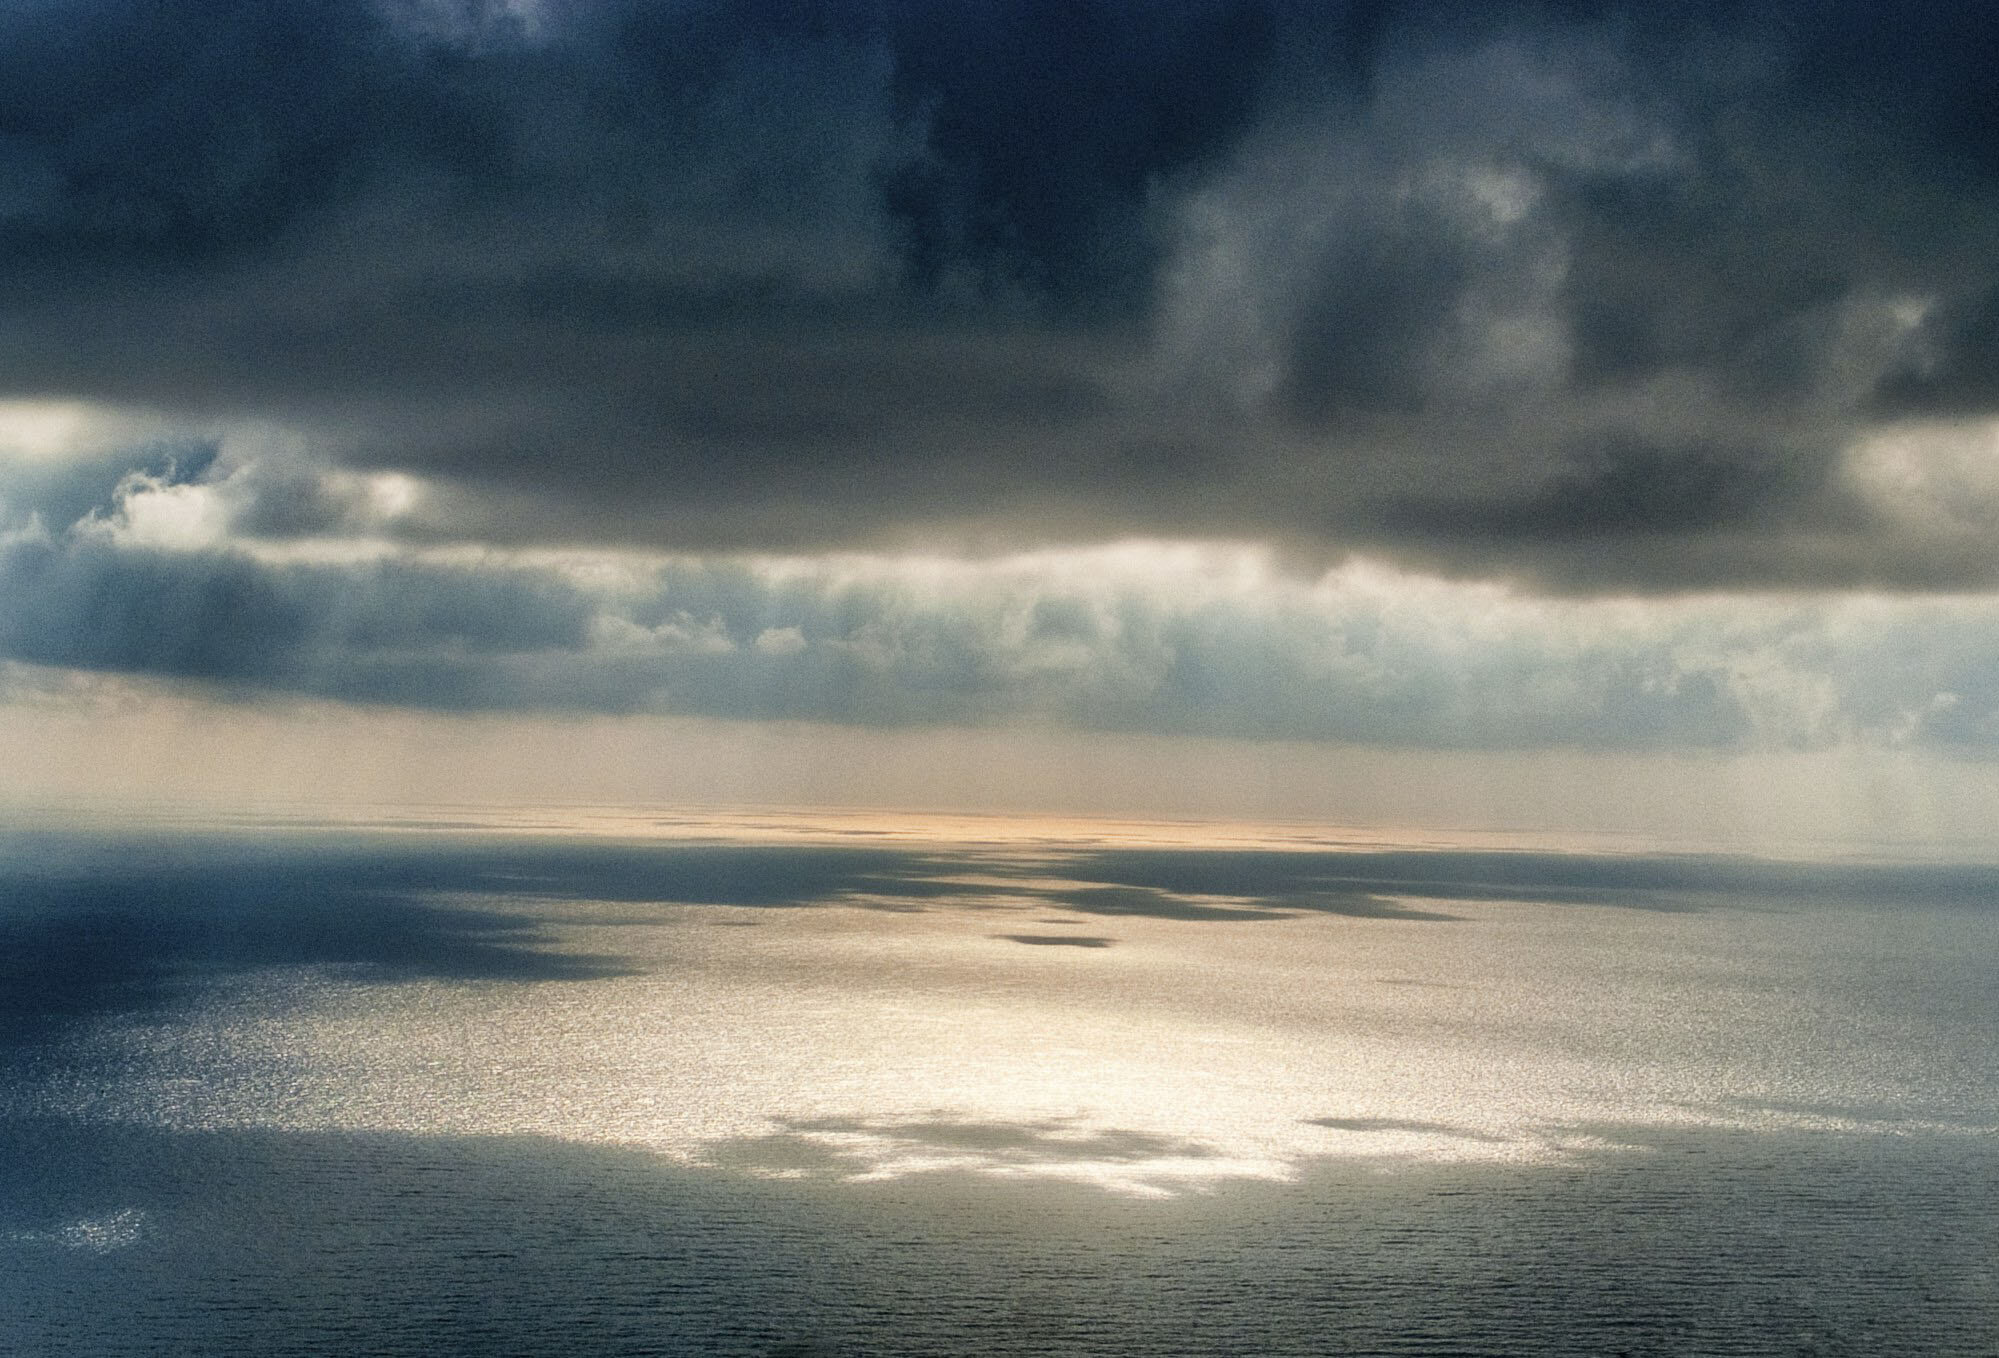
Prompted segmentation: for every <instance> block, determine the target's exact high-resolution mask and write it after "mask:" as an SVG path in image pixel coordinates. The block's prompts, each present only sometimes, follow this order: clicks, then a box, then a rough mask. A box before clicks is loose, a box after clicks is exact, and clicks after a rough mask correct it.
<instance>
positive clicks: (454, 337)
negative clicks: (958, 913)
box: [0, 0, 1999, 839]
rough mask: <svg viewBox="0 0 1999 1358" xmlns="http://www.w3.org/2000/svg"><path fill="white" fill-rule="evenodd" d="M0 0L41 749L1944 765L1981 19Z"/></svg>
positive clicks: (1951, 761) (98, 755) (1990, 423)
mask: <svg viewBox="0 0 1999 1358" xmlns="http://www.w3.org/2000/svg"><path fill="white" fill-rule="evenodd" d="M1467 8H1473V7H1463V6H1450V5H1442V4H1421V3H1402V4H1398V3H1353V4H1345V5H1342V4H1338V3H1325V4H1292V3H1284V2H1283V0H1267V3H1234V2H1224V0H1156V2H1154V3H1147V4H1143V5H1140V4H1136V3H1129V2H1127V3H1097V2H1095V0H1059V2H1058V0H990V2H988V3H976V4H974V3H964V4H952V3H943V2H942V0H929V2H927V3H917V2H915V0H907V2H898V0H847V2H846V3H823V4H815V3H810V2H809V0H707V2H703V3H677V2H675V0H650V2H645V3H642V2H641V0H500V2H499V3H480V0H298V2H297V3H289V4H285V5H275V6H274V5H267V4H262V3H250V2H249V0H244V2H243V3H232V2H231V0H144V2H143V3H142V2H141V0H4V2H0V759H4V760H5V761H6V762H7V763H8V764H9V766H10V767H11V768H12V769H13V771H14V772H13V774H12V776H11V779H10V783H11V787H10V791H9V796H10V797H11V798H12V799H13V800H15V801H17V802H18V801H21V800H28V801H34V800H36V799H58V800H61V799H86V800H87V799H89V798H92V797H117V798H125V799H144V798H147V797H153V798H162V799H174V798H180V797H208V798H218V799H223V800H231V799H234V800H237V801H242V800H253V801H271V800H283V799H287V798H291V799H301V798H310V797H315V796H321V797H330V796H338V797H347V798H359V799H367V798H405V799H415V800H446V801H448V800H496V799H497V800H524V801H532V800H536V799H557V800H561V799H571V800H646V799H667V800H692V801H701V800H725V801H751V802H755V801H783V802H819V803H856V802H859V803H865V802H886V803H890V804H903V805H946V806H954V807H965V808H973V809H977V808H981V807H990V808H994V809H1060V810H1075V811H1088V810H1096V811H1103V812H1111V813H1126V812H1158V813H1171V814H1188V815H1204V816H1212V815H1227V814H1242V815H1253V816H1283V815H1297V816H1327V817H1346V818H1349V819H1356V820H1365V821H1373V822H1390V821H1404V822H1418V821H1421V822H1428V823H1465V824H1471V823H1474V822H1478V823H1482V824H1512V823H1515V822H1518V823H1533V824H1549V825H1562V824H1573V825H1577V826H1589V827H1593V828H1603V829H1617V830H1644V829H1648V828H1650V829H1668V830H1671V831H1673V832H1675V833H1678V832H1687V833H1695V832H1698V833H1703V834H1706V833H1721V832H1724V831H1729V830H1735V831H1738V832H1739V831H1740V830H1741V828H1742V827H1743V826H1744V825H1746V824H1751V825H1765V826H1767V827H1768V833H1770V834H1773V835H1781V834H1791V833H1797V834H1816V833H1825V834H1836V835H1840V836H1848V837H1862V838H1865V837H1867V836H1869V835H1882V836H1886V837H1889V838H1904V839H1906V838H1915V839H1922V838H1925V837H1929V838H1952V837H1963V836H1967V835H1969V836H1976V835H1978V834H1981V833H1983V834H1986V835H1988V836H1989V835H1990V834H1991V833H1993V832H1992V831H1990V830H1989V829H1986V828H1984V827H1985V822H1987V821H1988V820H1993V819H1995V818H1994V817H1992V816H1991V815H1990V811H1991V809H1992V808H1994V807H1995V806H1999V772H1995V770H1996V769H1999V548H1995V540H1994V534H1993V531H1992V530H1993V528H1994V526H1995V521H1999V104H1995V103H1994V102H1993V100H1992V99H1991V98H1990V72H1991V70H1992V69H1994V67H1995V65H1999V25H1994V24H1993V23H1992V21H1991V18H1990V16H1989V14H1987V13H1986V12H1985V11H1984V9H1983V7H1981V6H1978V5H1972V4H1952V3H1938V4H1931V5H1924V6H1920V7H1888V6H1882V5H1878V4H1859V3H1837V2H1835V3H1814V4H1811V5H1804V4H1799V3H1761V4H1754V5H1750V4H1734V3H1719V2H1716V3H1690V4H1681V5H1675V6H1667V7H1662V6H1628V5H1621V4H1616V3H1604V4H1592V3H1581V2H1580V0H1578V2H1575V3H1568V2H1558V0H1548V2H1547V3H1538V4H1523V3H1508V2H1506V0H1499V2H1497V3H1493V4H1489V5H1483V6H1478V7H1475V12H1472V13H1466V12H1463V11H1464V10H1466V9H1467Z"/></svg>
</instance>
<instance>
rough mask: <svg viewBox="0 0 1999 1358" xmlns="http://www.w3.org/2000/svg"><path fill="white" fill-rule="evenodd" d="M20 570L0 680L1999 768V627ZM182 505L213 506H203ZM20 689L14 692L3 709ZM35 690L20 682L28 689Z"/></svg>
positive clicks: (1340, 603) (1150, 585) (680, 566)
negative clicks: (1915, 750)
mask: <svg viewBox="0 0 1999 1358" xmlns="http://www.w3.org/2000/svg"><path fill="white" fill-rule="evenodd" d="M173 489H176V488H173V487H166V488H160V487H158V486H151V487H148V488H145V489H143V490H141V491H133V490H130V489H128V491H127V492H126V494H125V497H124V501H125V507H124V509H122V510H121V511H120V513H119V514H118V515H116V516H113V517H109V518H93V519H87V520H85V521H84V522H82V523H81V524H79V525H78V526H77V527H75V528H73V529H71V530H70V531H68V532H67V533H65V534H63V535H60V536H55V535H50V534H47V533H42V534H39V535H37V534H32V533H20V534H16V535H15V536H14V537H13V538H12V540H10V541H6V542H4V543H0V598H4V600H5V603H4V606H0V656H4V657H8V658H11V659H13V660H15V661H17V662H27V663H28V665H30V666H35V667H56V668H61V669H72V670H91V671H109V672H115V673H125V674H132V675H145V676H154V677H159V678H166V679H171V680H189V681H196V682H198V683H200V684H203V685H207V686H211V687H214V686H220V687H221V688H223V689H226V690H233V691H236V692H239V693H243V694H246V695H247V694H256V693H275V694H291V695H309V696H314V697H325V698H333V699H337V700H342V701H347V702H359V703H375V704H391V705H399V706H406V707H416V708H430V709H440V710H454V711H470V710H497V711H528V710H556V711H571V712H607V713H658V714H673V715H692V716H704V717H717V718H732V719H752V720H761V719H798V720H809V721H822V722H834V723H844V724H853V725H865V726H879V727H898V726H899V727H908V726H926V725H961V726H962V725H972V726H977V725H992V724H1001V725H1004V724H1019V723H1029V724H1034V725H1039V726H1056V727H1069V728H1079V729H1088V730H1100V731H1124V732H1151V733H1170V734H1182V735H1188V734H1191V735H1200V736H1214V737H1226V738H1244V739H1253V740H1321V741H1346V742H1361V743H1369V744H1377V745H1391V746H1405V747H1433V748H1482V749H1500V748H1536V747H1547V746H1574V747H1599V748H1602V747H1608V748H1623V749H1682V748H1699V749H1747V748H1783V749H1821V748H1828V747H1833V746H1839V745H1846V744H1853V743H1860V744H1872V745H1877V746H1901V745H1917V746H1933V747H1944V748H1951V749H1957V750H1962V751H1967V752H1979V751H1991V750H1993V749H1995V748H1999V602H1994V601H1990V600H1980V599H1967V598H1956V599H1937V598H1931V597H1927V596H1924V597H1915V598H1902V599H1895V598H1888V597H1872V598H1868V597H1861V596H1844V597H1838V598H1819V599H1814V598H1806V597H1797V596H1759V597H1745V596H1706V597H1701V598H1690V599H1683V600H1677V601H1667V600H1654V601H1651V602H1649V603H1643V602H1637V601H1629V600H1625V601H1618V600H1587V599H1546V598H1534V597H1531V596H1525V595H1520V594H1517V593H1512V592H1509V591H1506V590H1504V589H1502V588H1500V587H1498V586H1492V585H1466V584H1459V583H1451V582H1447V581H1441V580H1437V579H1433V578H1425V577H1419V576H1410V575H1406V574H1401V573H1398V572H1394V571H1390V570H1387V569H1384V568H1381V567H1378V566H1371V565H1366V564H1358V565H1353V566H1349V567H1346V568H1342V569H1341V570H1338V571H1335V572H1332V573H1330V574H1327V575H1325V576H1323V577H1321V578H1319V579H1316V580H1305V579H1301V578H1299V577H1297V576H1295V575H1293V574H1290V573H1287V572H1285V571H1283V570H1281V569H1278V568H1276V567H1275V566H1273V565H1272V564H1271V562H1270V561H1269V559H1268V558H1267V556H1264V555H1260V554H1257V553H1255V552H1251V551H1249V550H1247V549H1236V550H1221V549H1206V550H1197V549H1192V548H1186V547H1172V546H1152V547H1141V546H1126V547H1122V548H1116V549H1100V550H1094V551H1081V552H1067V553H1043V554H1038V555H1027V556H1016V557H1010V558H1006V559H1003V560H1000V561H988V562H979V563H966V562H956V561H950V560H945V559H931V560H910V559H901V558H873V557H859V556H848V557H830V558H745V559H737V560H723V559H713V558H702V557H667V558H660V557H654V556H644V555H614V554H604V553H572V554H539V555H536V554H522V553H514V554H506V553H499V552H494V551H489V550H488V551H480V552H476V553H465V552H461V551H437V552H429V553H425V552H416V551H412V550H410V549H406V548H390V549H384V550H382V551H381V552H380V553H379V554H376V555H371V556H360V557H355V558H351V559H326V558H315V557H313V556H310V555H307V556H299V557H289V558H288V557H284V556H271V555H264V556H259V555H256V554H254V553H252V552H250V551H248V550H246V549H245V548H243V547H242V546H241V545H240V544H224V545H220V546H211V547H204V548H189V547H166V546H159V545H149V544H147V543H145V542H143V541H140V540H135V534H136V532H137V530H136V528H135V527H134V525H135V524H137V523H143V522H145V516H144V514H143V513H135V512H134V511H133V510H132V505H133V503H134V502H140V501H143V500H145V499H147V498H149V497H156V496H167V495H169V494H170V493H171V491H172V490H173ZM179 489H186V488H185V487H181V488H179ZM5 682H6V677H5V672H4V671H0V683H5ZM37 682H38V681H36V680H35V679H34V677H33V671H31V670H27V669H17V670H16V671H15V672H14V674H13V683H14V684H15V685H17V686H20V687H23V688H24V689H31V688H33V687H34V686H35V684H36V683H37Z"/></svg>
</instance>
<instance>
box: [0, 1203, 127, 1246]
mask: <svg viewBox="0 0 1999 1358" xmlns="http://www.w3.org/2000/svg"><path fill="white" fill-rule="evenodd" d="M147 1225H148V1223H147V1219H146V1214H145V1213H144V1212H142V1211H140V1210H139V1209H138V1208H136V1207H127V1208H124V1209H123V1210H120V1211H116V1212H107V1213H105V1214H104V1215H102V1216H91V1217H83V1218H81V1219H79V1220H76V1221H71V1222H66V1223H64V1224H63V1225H61V1226H58V1227H56V1228H54V1229H53V1230H26V1231H9V1232H8V1233H7V1239H8V1240H9V1241H11V1242H13V1243H14V1244H17V1245H46V1246H49V1247H51V1248H55V1249H64V1250H79V1251H81V1252H83V1253H85V1254H110V1253H112V1252H114V1251H116V1250H123V1249H130V1248H131V1247H132V1246H134V1245H136V1244H138V1243H139V1242H140V1241H141V1240H143V1239H144V1238H145V1236H146V1234H147Z"/></svg>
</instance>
